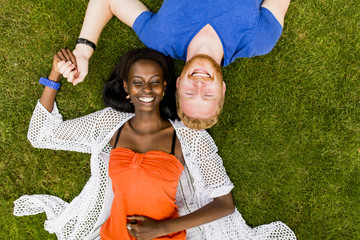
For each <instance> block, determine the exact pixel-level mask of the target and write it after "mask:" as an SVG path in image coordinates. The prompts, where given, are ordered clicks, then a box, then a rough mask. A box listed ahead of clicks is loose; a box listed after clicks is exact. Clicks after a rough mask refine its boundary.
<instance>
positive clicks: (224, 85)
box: [222, 81, 226, 96]
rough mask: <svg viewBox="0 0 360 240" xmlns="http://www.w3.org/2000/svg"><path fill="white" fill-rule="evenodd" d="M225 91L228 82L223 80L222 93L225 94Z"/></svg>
mask: <svg viewBox="0 0 360 240" xmlns="http://www.w3.org/2000/svg"><path fill="white" fill-rule="evenodd" d="M225 91H226V84H225V82H224V81H223V89H222V94H223V96H225Z"/></svg>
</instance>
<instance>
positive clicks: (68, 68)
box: [57, 61, 77, 81]
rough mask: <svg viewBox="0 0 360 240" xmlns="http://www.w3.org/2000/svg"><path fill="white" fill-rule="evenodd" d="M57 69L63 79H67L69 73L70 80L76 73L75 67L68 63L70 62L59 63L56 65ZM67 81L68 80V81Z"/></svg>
mask: <svg viewBox="0 0 360 240" xmlns="http://www.w3.org/2000/svg"><path fill="white" fill-rule="evenodd" d="M57 66H58V69H59V73H61V74H62V75H63V76H64V77H65V78H68V77H69V75H70V73H72V74H71V75H72V78H73V77H74V74H75V73H76V72H77V70H76V69H75V65H74V64H73V63H72V62H70V61H67V62H64V61H61V62H59V63H58V65H57ZM68 81H69V79H68Z"/></svg>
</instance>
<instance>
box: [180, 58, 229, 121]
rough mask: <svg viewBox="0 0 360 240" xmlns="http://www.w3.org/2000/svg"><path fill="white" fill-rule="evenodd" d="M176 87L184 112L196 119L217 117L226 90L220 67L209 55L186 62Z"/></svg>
mask: <svg viewBox="0 0 360 240" xmlns="http://www.w3.org/2000/svg"><path fill="white" fill-rule="evenodd" d="M176 87H177V91H178V95H179V101H180V107H181V109H182V111H183V112H184V113H185V114H186V115H187V116H189V117H191V118H195V119H208V118H211V117H213V116H215V114H216V111H217V109H218V105H219V101H220V99H221V97H222V96H223V95H224V94H225V89H226V88H225V83H224V82H223V80H222V73H221V67H220V65H219V64H217V63H216V62H215V61H214V60H213V59H212V58H211V57H209V56H207V55H195V56H194V57H193V58H191V59H190V60H189V61H188V62H186V64H185V66H184V68H183V70H182V72H181V75H180V77H179V78H178V80H177V83H176Z"/></svg>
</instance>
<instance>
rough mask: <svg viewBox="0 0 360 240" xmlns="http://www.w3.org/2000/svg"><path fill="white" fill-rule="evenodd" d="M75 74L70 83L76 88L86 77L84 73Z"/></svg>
mask: <svg viewBox="0 0 360 240" xmlns="http://www.w3.org/2000/svg"><path fill="white" fill-rule="evenodd" d="M76 72H77V74H74V76H73V77H74V78H73V80H72V83H73V85H74V86H76V85H77V84H78V83H80V82H82V81H83V80H84V78H85V76H86V73H85V72H78V71H76ZM69 82H70V81H69Z"/></svg>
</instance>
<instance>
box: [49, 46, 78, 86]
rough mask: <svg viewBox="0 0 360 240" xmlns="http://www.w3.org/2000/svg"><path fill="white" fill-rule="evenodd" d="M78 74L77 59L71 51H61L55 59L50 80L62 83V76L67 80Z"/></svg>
mask: <svg viewBox="0 0 360 240" xmlns="http://www.w3.org/2000/svg"><path fill="white" fill-rule="evenodd" d="M75 74H77V69H76V58H75V56H74V54H73V53H72V52H71V51H70V50H69V49H61V50H60V51H58V52H57V53H56V54H55V55H54V58H53V64H52V69H51V73H50V75H49V79H50V80H52V81H55V82H60V79H61V75H63V76H64V77H65V78H68V77H69V76H72V75H75Z"/></svg>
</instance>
